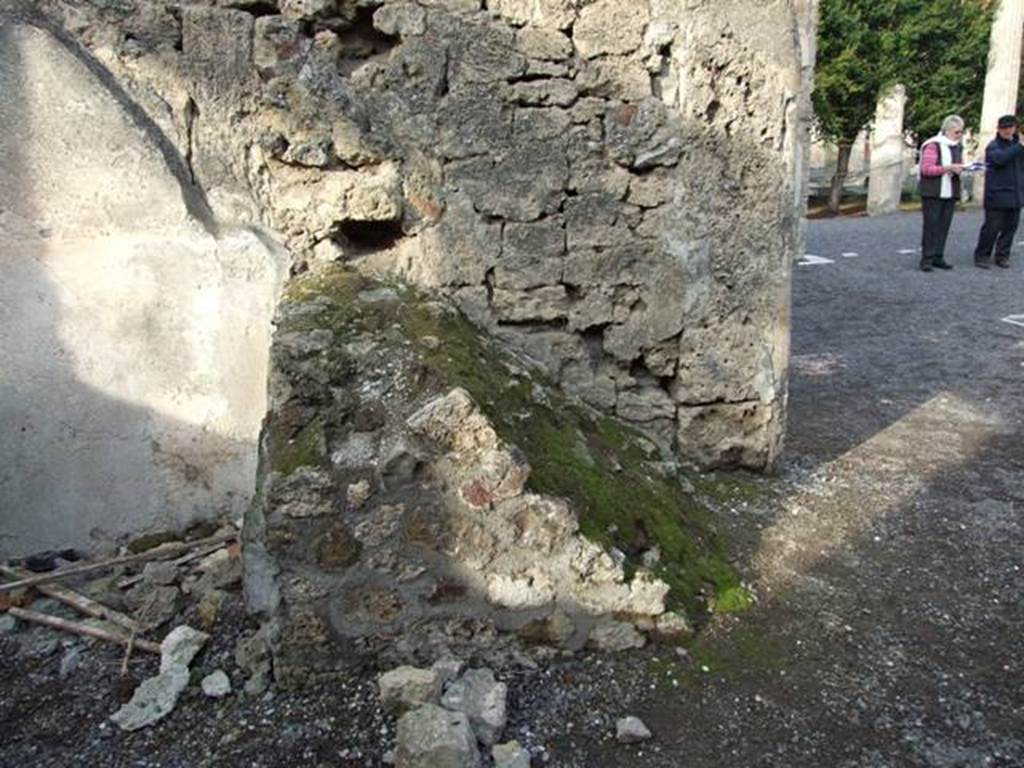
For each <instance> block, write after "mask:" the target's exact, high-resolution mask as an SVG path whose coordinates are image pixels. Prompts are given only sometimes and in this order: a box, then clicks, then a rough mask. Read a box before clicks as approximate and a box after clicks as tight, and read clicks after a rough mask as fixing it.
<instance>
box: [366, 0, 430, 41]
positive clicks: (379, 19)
mask: <svg viewBox="0 0 1024 768" xmlns="http://www.w3.org/2000/svg"><path fill="white" fill-rule="evenodd" d="M373 26H374V28H376V29H378V30H379V31H380V32H382V33H384V34H385V35H397V36H399V37H408V36H410V35H422V34H423V33H424V32H426V31H427V14H426V12H425V11H424V10H423V8H422V7H421V6H419V5H416V4H415V3H387V4H385V5H382V6H381V7H380V8H378V9H377V10H376V11H374V13H373Z"/></svg>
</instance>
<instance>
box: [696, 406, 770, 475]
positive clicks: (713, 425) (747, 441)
mask: <svg viewBox="0 0 1024 768" xmlns="http://www.w3.org/2000/svg"><path fill="white" fill-rule="evenodd" d="M774 420H775V411H774V409H773V408H772V406H771V404H770V403H762V402H757V401H748V402H742V403H715V404H712V405H695V406H682V407H680V408H679V411H678V433H677V436H678V446H679V452H680V454H682V455H683V456H684V457H686V458H688V459H690V460H691V461H693V462H695V463H696V464H698V465H699V466H703V467H709V466H725V467H728V466H742V467H752V468H757V467H762V468H763V467H766V466H768V464H769V462H770V460H771V456H772V455H773V451H774V450H776V448H777V446H776V445H775V442H774V441H775V440H777V439H778V434H779V428H778V425H777V424H774Z"/></svg>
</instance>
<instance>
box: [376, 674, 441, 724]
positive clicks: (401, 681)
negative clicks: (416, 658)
mask: <svg viewBox="0 0 1024 768" xmlns="http://www.w3.org/2000/svg"><path fill="white" fill-rule="evenodd" d="M377 685H378V687H379V688H380V702H381V705H382V706H383V707H384V709H386V710H387V711H388V712H392V713H395V714H402V713H404V712H408V711H409V710H411V709H416V708H417V707H419V706H421V705H423V704H437V702H438V700H439V699H440V698H441V685H442V679H441V676H440V675H439V674H438V672H437V671H436V670H434V669H418V668H416V667H408V666H405V667H398V668H397V669H392V670H390V671H389V672H385V673H384V674H382V675H381V676H380V677H379V678H378V679H377Z"/></svg>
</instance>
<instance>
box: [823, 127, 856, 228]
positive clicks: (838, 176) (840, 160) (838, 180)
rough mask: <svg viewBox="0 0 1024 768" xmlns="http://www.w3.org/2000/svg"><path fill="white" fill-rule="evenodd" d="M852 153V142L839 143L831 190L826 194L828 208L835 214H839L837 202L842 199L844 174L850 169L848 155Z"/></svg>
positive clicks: (844, 181)
mask: <svg viewBox="0 0 1024 768" xmlns="http://www.w3.org/2000/svg"><path fill="white" fill-rule="evenodd" d="M852 154H853V144H849V143H847V142H842V143H840V144H839V156H838V157H837V158H836V173H835V176H833V177H832V191H831V192H829V195H828V210H829V212H831V213H833V214H834V215H836V216H838V215H839V204H840V203H841V202H842V200H843V184H845V183H846V174H847V172H848V171H849V170H850V155H852Z"/></svg>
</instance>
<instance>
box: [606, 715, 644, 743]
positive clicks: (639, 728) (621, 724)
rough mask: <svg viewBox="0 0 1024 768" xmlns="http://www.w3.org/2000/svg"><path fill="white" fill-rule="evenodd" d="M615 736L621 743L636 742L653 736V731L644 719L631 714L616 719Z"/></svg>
mask: <svg viewBox="0 0 1024 768" xmlns="http://www.w3.org/2000/svg"><path fill="white" fill-rule="evenodd" d="M615 738H616V740H617V741H618V742H619V743H620V744H636V743H637V742H640V741H647V739H649V738H651V731H650V729H648V727H647V726H646V725H645V724H644V721H643V720H641V719H640V718H639V717H635V716H634V715H630V716H628V717H622V718H619V719H618V720H616V721H615Z"/></svg>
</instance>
